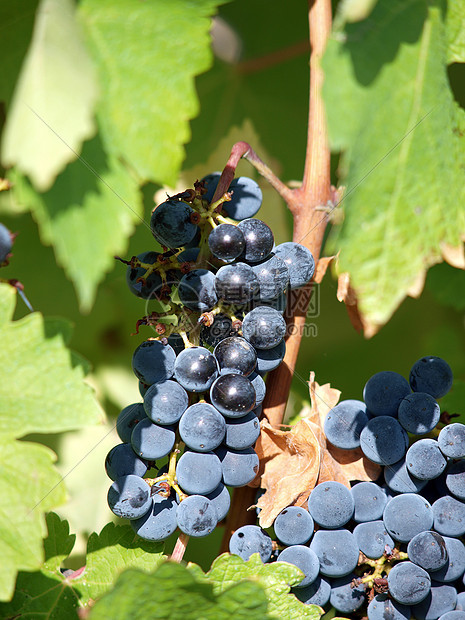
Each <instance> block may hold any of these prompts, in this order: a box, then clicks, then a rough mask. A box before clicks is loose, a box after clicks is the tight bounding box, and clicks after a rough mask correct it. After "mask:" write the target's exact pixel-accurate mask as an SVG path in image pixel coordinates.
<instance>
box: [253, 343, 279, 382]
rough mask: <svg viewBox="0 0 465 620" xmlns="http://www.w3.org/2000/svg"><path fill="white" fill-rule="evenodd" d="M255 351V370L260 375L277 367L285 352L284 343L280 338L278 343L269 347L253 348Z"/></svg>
mask: <svg viewBox="0 0 465 620" xmlns="http://www.w3.org/2000/svg"><path fill="white" fill-rule="evenodd" d="M255 351H256V353H257V366H256V371H257V372H258V373H260V374H261V375H264V374H266V373H267V372H271V371H272V370H274V369H275V368H277V367H278V366H279V365H280V364H281V362H282V361H283V359H284V355H285V354H286V343H285V342H284V340H281V342H280V343H279V344H277V345H276V346H275V347H273V348H271V349H255Z"/></svg>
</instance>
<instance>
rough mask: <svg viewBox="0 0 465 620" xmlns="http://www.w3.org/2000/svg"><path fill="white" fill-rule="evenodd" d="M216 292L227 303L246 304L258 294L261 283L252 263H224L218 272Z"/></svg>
mask: <svg viewBox="0 0 465 620" xmlns="http://www.w3.org/2000/svg"><path fill="white" fill-rule="evenodd" d="M215 287H216V292H217V294H218V297H219V299H223V300H224V302H225V303H227V304H246V303H247V302H249V301H251V300H252V299H253V298H254V297H255V296H256V295H258V292H259V289H260V285H259V283H258V278H257V276H256V275H255V273H254V272H253V269H252V267H250V265H246V264H245V263H234V264H233V265H224V266H223V267H220V268H219V269H218V271H217V273H216V280H215Z"/></svg>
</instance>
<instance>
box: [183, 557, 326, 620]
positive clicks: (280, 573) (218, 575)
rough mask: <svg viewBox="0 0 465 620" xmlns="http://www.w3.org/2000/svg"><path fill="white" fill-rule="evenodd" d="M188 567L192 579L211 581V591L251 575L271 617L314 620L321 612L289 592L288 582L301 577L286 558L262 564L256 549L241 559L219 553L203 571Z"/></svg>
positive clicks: (319, 608)
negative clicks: (281, 560)
mask: <svg viewBox="0 0 465 620" xmlns="http://www.w3.org/2000/svg"><path fill="white" fill-rule="evenodd" d="M188 568H189V570H190V571H191V572H192V574H193V575H194V576H195V577H196V579H198V580H204V581H205V582H207V583H211V584H213V592H214V593H215V594H218V593H220V592H224V591H225V590H227V589H228V588H230V587H231V586H232V585H233V584H237V583H238V582H241V581H242V580H244V579H253V580H254V581H256V582H257V583H259V584H260V585H261V586H262V587H263V589H264V590H265V594H266V597H267V599H268V613H269V615H270V617H272V618H286V619H289V620H294V619H295V620H299V619H300V618H311V619H312V620H318V619H319V618H320V617H321V616H322V614H323V613H324V611H323V609H322V608H321V607H318V606H317V605H304V604H303V603H301V602H300V601H299V600H298V599H296V597H295V596H294V595H292V594H289V592H290V589H291V586H295V585H297V584H298V583H300V582H301V581H302V577H303V573H302V571H301V570H300V569H298V568H297V567H296V566H293V565H292V564H288V563H287V562H274V563H272V564H263V562H262V560H261V559H260V555H259V554H258V553H254V554H253V555H252V556H251V557H250V559H249V560H248V561H247V562H245V561H244V560H243V559H242V558H240V557H239V556H237V555H230V554H229V553H223V554H222V555H220V556H219V557H218V558H217V559H216V560H215V561H214V562H213V564H212V566H211V569H210V570H209V571H208V573H206V574H204V573H203V572H202V569H201V568H200V567H199V566H197V565H196V564H188Z"/></svg>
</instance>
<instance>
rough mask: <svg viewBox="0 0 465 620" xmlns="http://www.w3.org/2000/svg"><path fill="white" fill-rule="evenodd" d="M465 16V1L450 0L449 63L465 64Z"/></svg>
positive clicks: (448, 19) (448, 8) (448, 16)
mask: <svg viewBox="0 0 465 620" xmlns="http://www.w3.org/2000/svg"><path fill="white" fill-rule="evenodd" d="M464 14H465V2H464V0H448V2H447V34H448V43H449V45H448V56H447V60H448V62H449V63H452V62H465V24H464V23H463V16H464Z"/></svg>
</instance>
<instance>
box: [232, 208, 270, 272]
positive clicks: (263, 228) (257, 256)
mask: <svg viewBox="0 0 465 620" xmlns="http://www.w3.org/2000/svg"><path fill="white" fill-rule="evenodd" d="M238 227H239V228H240V229H241V231H242V234H243V235H244V239H245V249H244V253H243V255H242V256H243V258H244V260H246V261H247V262H249V263H258V262H259V261H261V260H263V259H264V258H266V257H267V256H268V255H269V254H270V252H271V250H272V249H273V245H274V237H273V233H272V232H271V228H270V227H269V226H268V225H267V224H265V222H262V220H256V219H254V218H248V219H246V220H242V221H241V222H239V224H238Z"/></svg>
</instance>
